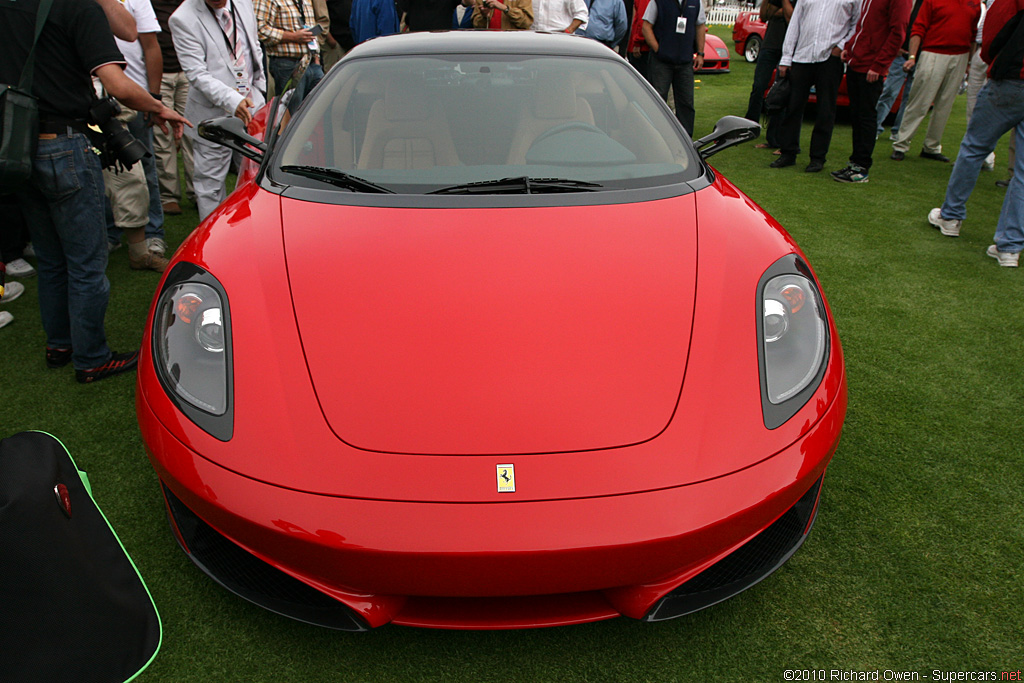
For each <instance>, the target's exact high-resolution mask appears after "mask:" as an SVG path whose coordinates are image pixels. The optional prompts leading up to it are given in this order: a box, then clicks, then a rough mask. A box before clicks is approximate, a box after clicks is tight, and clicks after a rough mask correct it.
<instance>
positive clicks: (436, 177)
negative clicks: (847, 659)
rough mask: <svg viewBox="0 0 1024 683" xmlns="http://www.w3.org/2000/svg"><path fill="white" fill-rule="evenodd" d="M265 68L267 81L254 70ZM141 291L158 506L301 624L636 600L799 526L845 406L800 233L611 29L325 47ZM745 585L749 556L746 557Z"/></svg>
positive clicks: (738, 131) (584, 610) (571, 611)
mask: <svg viewBox="0 0 1024 683" xmlns="http://www.w3.org/2000/svg"><path fill="white" fill-rule="evenodd" d="M278 101H279V100H278ZM285 109H286V108H285V107H281V108H280V109H279V110H277V111H274V112H271V113H270V116H269V119H268V121H269V123H268V124H267V128H266V130H267V131H268V133H267V135H266V137H265V139H262V138H260V137H255V136H252V135H250V134H249V133H247V132H246V131H245V130H243V128H242V126H241V123H240V122H239V121H238V120H237V119H233V118H228V119H217V120H213V121H207V122H205V123H204V124H202V125H201V126H200V130H201V134H202V135H203V136H204V137H206V138H207V139H211V140H216V141H219V142H222V143H223V144H226V145H228V146H229V147H231V148H232V149H235V150H237V151H239V152H241V153H243V154H245V155H246V156H248V157H249V158H250V159H252V160H253V162H254V163H255V164H257V168H258V170H257V171H256V172H255V173H253V174H251V177H249V178H248V179H245V180H243V182H242V183H241V184H240V186H239V187H238V188H237V189H236V191H235V192H234V194H233V195H231V197H230V198H229V199H228V200H227V201H226V202H225V203H224V204H223V205H222V206H221V207H220V208H219V209H218V210H217V211H215V212H214V213H213V214H212V215H211V216H210V217H209V218H208V219H207V220H206V221H205V222H204V223H203V224H202V225H200V226H199V228H198V229H197V230H196V231H195V232H194V233H193V234H192V235H191V236H190V237H189V238H188V239H187V240H186V242H185V243H184V244H183V245H182V246H181V248H180V249H179V250H178V251H177V253H176V254H175V255H174V257H173V259H172V264H171V266H170V267H169V268H168V269H167V272H166V273H165V275H164V278H163V280H162V282H161V285H160V287H159V289H158V292H157V294H156V297H155V300H154V302H153V306H152V310H151V312H150V316H149V321H148V326H147V332H146V335H145V339H144V342H143V348H144V352H143V358H142V360H141V361H140V364H139V373H138V387H137V388H138V391H137V412H138V418H139V424H140V426H141V431H142V435H143V439H144V442H145V446H146V449H147V451H148V454H149V457H150V460H151V461H152V464H153V467H154V468H155V470H156V473H157V474H158V476H159V479H160V481H161V483H162V489H163V494H164V499H165V502H166V507H167V512H168V517H169V519H170V521H171V526H172V529H173V532H174V535H175V537H176V539H177V541H178V543H179V544H180V545H181V547H182V548H183V549H184V551H185V552H186V553H187V554H188V556H189V558H190V559H191V560H192V561H193V562H194V563H195V564H196V565H197V566H198V567H199V568H200V569H201V570H202V571H204V572H206V573H207V574H208V575H209V576H210V577H212V578H213V579H214V580H215V581H217V582H218V583H220V584H222V585H223V586H224V587H226V588H228V589H229V590H231V591H233V592H235V593H236V594H238V595H240V596H242V597H244V598H246V599H248V600H251V601H253V602H255V603H257V604H259V605H261V606H263V607H266V608H268V609H271V610H274V611H276V612H279V613H281V614H284V615H287V616H290V617H293V618H296V619H300V620H303V621H306V622H311V623H314V624H320V625H323V626H328V627H333V628H338V629H347V630H365V629H370V628H374V627H378V626H381V625H384V624H388V623H393V624H402V625H408V626H420V627H436V628H458V629H500V628H523V627H539V626H557V625H566V624H577V623H582V622H589V621H595V620H600V619H608V618H611V617H617V616H620V615H624V616H627V617H631V618H634V619H640V620H644V621H662V620H665V619H671V618H673V617H679V616H681V615H684V614H687V613H690V612H693V611H695V610H699V609H703V608H705V607H708V606H710V605H713V604H715V603H717V602H719V601H721V600H724V599H726V598H728V597H730V596H732V595H735V594H737V593H739V592H740V591H743V590H745V589H747V588H749V587H750V586H752V585H753V584H755V583H757V582H758V581H760V580H761V579H763V578H765V577H766V576H768V575H769V574H771V573H772V572H773V571H775V570H776V569H777V568H779V566H780V565H782V564H783V563H784V562H785V561H786V560H787V559H788V558H789V557H790V556H791V555H792V554H793V553H794V552H795V551H796V550H797V548H799V547H800V545H801V544H802V543H803V541H804V539H805V538H806V537H807V534H808V532H809V530H810V528H811V524H812V522H813V520H814V518H815V514H816V511H817V508H818V501H819V496H820V493H821V488H822V481H823V480H824V475H825V470H826V467H827V466H828V463H829V461H830V459H831V458H832V455H833V453H834V452H835V449H836V446H837V444H838V442H839V436H840V431H841V428H842V424H843V418H844V415H845V412H846V378H845V372H844V366H843V357H842V352H841V349H840V344H839V338H838V336H837V335H836V329H835V325H834V324H833V322H832V318H831V316H830V313H829V310H828V306H827V304H826V302H825V299H824V296H823V295H822V292H821V288H820V285H819V283H818V281H817V279H816V278H815V275H814V273H813V271H812V269H811V267H810V265H809V264H808V261H807V259H806V258H805V257H804V255H803V254H802V253H801V252H800V249H799V248H798V247H797V245H796V244H795V243H794V242H793V240H792V239H791V238H790V236H789V235H788V234H787V233H786V232H785V230H783V229H782V227H780V226H779V224H778V223H777V222H776V221H775V220H773V219H772V218H771V217H770V216H769V215H768V214H767V213H765V212H764V210H762V209H761V208H760V207H758V206H757V205H756V204H755V203H754V202H753V201H751V200H750V199H749V198H747V197H746V196H745V195H744V194H743V193H742V192H740V191H739V190H738V189H737V188H736V187H735V186H734V185H732V184H731V183H730V182H729V181H728V180H726V179H725V178H724V177H722V176H721V175H720V174H719V173H717V172H716V171H715V170H714V169H713V168H712V167H711V166H709V165H708V164H707V163H706V161H705V160H706V158H707V157H709V156H710V155H711V154H714V153H715V152H717V151H719V150H721V149H724V148H726V147H729V146H731V145H734V144H737V143H740V142H744V141H746V140H749V139H752V138H753V137H755V136H756V133H757V126H756V124H752V123H751V122H749V121H745V120H743V119H739V118H737V117H725V118H724V119H722V120H721V121H719V122H718V125H717V126H716V128H715V130H714V132H712V133H711V134H710V135H708V136H706V137H705V138H702V139H700V140H697V141H696V142H695V143H694V142H691V141H690V139H689V137H688V136H687V135H686V134H685V132H684V131H683V129H682V128H681V127H680V126H679V124H678V122H677V121H676V119H675V117H674V116H673V115H672V113H671V112H670V111H669V109H668V108H667V107H666V105H665V103H664V102H663V101H661V100H660V99H659V98H658V96H657V94H656V93H655V92H654V90H653V89H651V87H650V86H649V85H648V84H647V83H646V82H645V81H644V80H643V79H642V78H641V77H640V76H639V75H638V74H637V73H636V72H635V71H634V70H633V69H632V68H630V67H629V66H628V65H627V63H626V62H625V61H624V60H622V59H621V58H619V57H618V56H617V55H615V54H614V53H612V52H611V51H610V50H608V49H606V48H605V47H603V46H602V45H600V44H598V43H596V42H593V41H590V40H587V39H584V38H579V37H574V36H563V35H542V34H534V33H530V32H524V33H515V32H508V33H499V34H494V33H489V34H487V35H482V34H477V33H472V32H464V33H463V32H456V33H449V34H443V33H419V34H407V35H400V36H393V37H387V38H379V39H374V40H372V41H369V42H368V43H365V44H363V45H360V46H359V47H357V48H355V49H353V50H352V51H351V52H349V53H348V55H347V56H346V57H345V58H344V60H343V61H342V62H341V63H340V64H339V66H337V67H336V68H335V69H333V70H332V71H331V72H330V73H329V74H328V75H327V77H326V78H325V79H324V80H323V81H322V82H321V84H320V85H319V86H318V87H317V88H316V90H315V91H313V92H312V93H311V94H310V95H308V96H307V98H306V100H305V101H304V102H303V103H302V105H301V107H299V108H298V110H297V111H296V113H295V114H294V116H289V115H287V114H285V113H284V110H285ZM766 590H771V588H770V587H768V588H766Z"/></svg>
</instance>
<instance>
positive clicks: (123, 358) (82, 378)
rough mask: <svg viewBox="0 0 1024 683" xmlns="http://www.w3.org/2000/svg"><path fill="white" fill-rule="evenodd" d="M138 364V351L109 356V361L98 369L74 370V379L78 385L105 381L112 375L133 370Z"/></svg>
mask: <svg viewBox="0 0 1024 683" xmlns="http://www.w3.org/2000/svg"><path fill="white" fill-rule="evenodd" d="M138 364H139V352H138V350H135V351H129V352H128V353H115V354H113V355H112V356H110V360H108V361H107V362H106V363H104V364H103V365H101V366H99V367H98V368H90V369H89V370H78V369H75V379H77V380H78V381H79V383H80V384H91V383H92V382H98V381H99V380H101V379H106V378H107V377H111V376H113V375H119V374H121V373H122V372H128V371H129V370H134V369H135V366H137V365H138Z"/></svg>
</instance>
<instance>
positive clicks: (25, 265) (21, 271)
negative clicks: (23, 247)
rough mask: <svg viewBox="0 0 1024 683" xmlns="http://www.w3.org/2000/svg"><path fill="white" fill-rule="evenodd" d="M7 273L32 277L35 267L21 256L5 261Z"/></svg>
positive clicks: (12, 275) (13, 275) (14, 275)
mask: <svg viewBox="0 0 1024 683" xmlns="http://www.w3.org/2000/svg"><path fill="white" fill-rule="evenodd" d="M7 274H8V275H10V276H11V277H32V276H33V275H35V274H36V269H35V268H33V267H32V265H31V264H30V263H29V262H28V261H26V260H25V259H23V258H16V259H14V260H13V261H9V262H8V263H7Z"/></svg>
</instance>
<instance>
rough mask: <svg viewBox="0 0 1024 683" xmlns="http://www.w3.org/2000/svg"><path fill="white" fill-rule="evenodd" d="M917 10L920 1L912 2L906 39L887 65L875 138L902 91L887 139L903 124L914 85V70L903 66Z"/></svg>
mask: <svg viewBox="0 0 1024 683" xmlns="http://www.w3.org/2000/svg"><path fill="white" fill-rule="evenodd" d="M919 9H921V0H914V6H913V8H912V9H911V10H910V19H909V20H907V29H906V31H905V33H906V37H905V38H904V39H903V47H901V48H900V51H899V52H897V53H896V57H895V59H893V60H892V64H890V65H889V73H888V74H886V76H885V84H884V85H883V86H882V94H881V95H879V96H878V105H877V106H876V108H875V114H876V116H877V117H878V129H877V132H876V134H875V137H878V136H879V135H881V134H882V132H883V131H884V130H885V120H886V119H887V118H888V117H889V113H890V112H891V111H892V105H893V103H894V102H895V101H896V98H897V97H899V94H900V91H901V90H902V91H903V99H901V100H900V106H899V108H898V109H897V110H896V118H895V119H894V120H893V123H892V129H891V131H890V135H889V139H890V140H895V139H896V136H897V135H899V132H900V124H901V123H902V122H903V112H904V111H906V109H907V95H909V94H910V88H911V86H912V85H913V84H914V70H913V69H910V70H904V69H903V65H904V64H906V62H907V57H908V56H909V55H910V29H911V28H912V27H913V26H914V21H915V20H916V19H917V12H918V10H919Z"/></svg>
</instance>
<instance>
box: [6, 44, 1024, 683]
mask: <svg viewBox="0 0 1024 683" xmlns="http://www.w3.org/2000/svg"><path fill="white" fill-rule="evenodd" d="M714 31H715V32H716V33H717V34H718V35H720V36H722V37H723V38H725V39H726V42H727V44H728V45H729V46H730V48H731V47H732V43H731V39H730V33H729V29H728V28H724V27H717V28H715V29H714ZM752 76H753V66H752V65H748V64H746V63H744V62H743V61H742V58H734V61H733V63H732V72H731V73H730V74H727V75H708V76H703V77H701V78H700V83H699V84H698V88H699V89H698V90H697V92H696V106H697V125H696V136H698V137H699V136H701V135H704V134H706V133H708V132H710V130H711V128H712V127H713V125H714V122H715V121H716V120H717V119H718V118H719V117H720V116H723V115H725V114H737V115H742V114H743V112H744V111H745V109H746V100H747V95H748V92H749V88H750V82H751V78H752ZM964 128H965V124H964V98H963V97H961V98H959V99H958V101H957V105H956V108H955V109H954V112H953V115H952V117H951V120H950V123H949V125H948V127H947V129H946V134H945V137H944V151H945V152H946V154H948V155H949V156H950V157H953V156H955V154H956V150H957V147H958V145H959V142H960V138H961V137H962V135H963V131H964ZM809 136H810V126H809V125H805V127H804V134H803V143H804V147H805V149H806V146H807V144H808V140H809ZM922 138H923V131H919V132H918V134H917V136H916V139H915V141H914V145H913V146H912V147H911V152H910V153H909V154H908V155H907V160H906V161H904V162H902V163H896V162H892V161H889V159H888V155H889V152H890V151H891V148H890V145H889V143H888V141H887V140H885V139H884V138H883V139H882V140H880V141H879V144H878V147H877V149H876V152H875V167H874V168H872V169H871V182H870V183H868V184H866V185H843V184H840V183H836V182H833V181H832V180H831V178H830V177H829V176H828V173H827V171H829V170H834V169H837V168H840V167H842V166H843V165H845V163H846V160H847V157H848V155H849V152H850V146H851V144H850V128H849V125H848V123H846V122H845V121H842V120H841V121H840V123H839V124H838V125H837V126H836V130H835V134H834V136H833V140H832V147H831V151H830V153H829V160H828V164H827V165H826V172H825V173H819V174H807V173H804V172H803V167H804V165H806V153H805V154H804V156H803V157H801V159H800V161H801V162H803V163H798V165H797V166H795V167H791V168H786V169H781V170H773V169H769V168H768V164H769V163H770V162H771V160H772V159H773V158H774V157H773V156H772V155H771V153H770V151H769V150H757V149H754V146H753V144H746V145H742V146H739V147H736V148H733V149H729V150H726V151H725V152H722V153H721V154H719V155H717V156H715V157H714V158H713V159H712V162H713V163H714V165H715V166H716V168H717V169H718V170H719V171H721V172H722V173H724V174H726V175H727V176H728V177H729V178H730V179H731V180H732V181H733V182H734V183H736V184H737V185H738V186H739V187H740V188H741V189H742V190H743V191H744V192H746V193H747V194H748V195H749V196H750V197H751V198H753V199H754V200H755V201H756V202H758V203H759V204H760V205H762V206H763V207H764V208H765V209H767V210H768V211H769V212H770V213H772V215H774V216H775V217H776V218H777V219H778V220H779V222H780V223H782V224H783V225H784V226H786V228H787V229H788V230H789V231H790V232H791V233H792V234H793V236H794V237H795V238H796V239H797V241H798V242H799V243H800V244H801V245H802V247H803V249H804V251H805V252H806V254H807V256H808V258H809V259H810V261H811V264H812V265H813V267H814V268H815V270H816V272H817V273H818V276H819V278H820V280H821V282H822V285H823V287H824V291H825V294H826V296H827V297H828V299H829V302H830V305H831V307H832V311H833V314H834V315H835V318H836V321H837V324H838V327H839V332H840V336H841V339H842V343H843V348H844V351H845V354H846V362H847V372H848V375H849V390H850V394H849V397H850V403H849V413H848V416H847V420H846V425H845V430H844V435H843V441H842V443H841V445H840V447H839V450H838V452H837V453H836V456H835V459H834V461H833V463H832V465H831V467H830V469H829V474H828V477H827V478H826V480H825V487H824V492H823V496H822V502H821V508H820V514H819V516H818V521H817V523H816V526H815V528H814V531H813V532H812V533H811V536H810V538H809V540H808V542H807V543H806V544H805V545H804V547H803V549H802V550H800V551H799V552H798V553H797V554H796V555H795V556H794V558H793V559H792V560H791V561H790V562H789V563H788V564H786V565H785V566H784V567H783V568H782V569H780V570H779V571H778V572H777V573H776V574H774V575H773V576H771V577H770V578H769V579H767V580H766V581H764V582H763V583H761V584H759V585H757V586H755V587H754V588H753V589H751V590H749V591H747V592H746V593H744V594H742V595H740V596H738V597H736V598H734V599H732V600H729V601H727V602H725V603H723V604H720V605H717V606H715V607H713V608H711V609H708V610H705V611H703V612H700V613H697V614H694V615H690V616H688V617H684V618H682V619H678V620H676V621H672V622H666V623H661V624H656V625H644V624H640V623H638V622H635V621H630V620H627V619H617V620H612V621H608V622H602V623H598V624H591V625H586V626H578V627H572V628H556V629H543V630H535V631H518V632H516V631H513V632H478V633H472V632H469V633H464V632H448V631H427V630H417V629H409V628H401V627H393V626H392V627H385V628H382V629H380V630H378V631H376V632H372V633H369V634H361V635H353V634H346V633H338V632H334V631H328V630H324V629H319V628H315V627H311V626H306V625H303V624H299V623H297V622H293V621H291V620H289V619H285V618H282V617H278V616H275V615H273V614H271V613H269V612H266V611H264V610H262V609H259V608H257V607H254V606H252V605H250V604H248V603H246V602H245V601H243V600H241V599H239V598H236V597H234V596H233V595H230V594H229V593H227V592H226V591H224V590H222V589H221V588H219V587H218V586H216V585H215V584H214V583H213V582H212V581H210V580H209V579H208V578H206V577H205V576H204V575H203V574H201V573H200V572H199V571H198V570H197V569H195V568H194V567H193V566H192V565H191V563H190V562H189V561H188V560H187V559H186V557H185V556H184V554H182V553H181V551H180V550H179V549H178V547H177V546H176V544H175V542H174V540H173V539H172V537H171V534H170V532H169V530H168V527H167V524H166V521H165V519H164V512H163V505H162V502H161V498H160V492H159V488H158V484H157V479H156V476H155V474H154V473H153V471H152V469H151V468H150V466H149V463H148V461H147V459H146V457H145V454H144V452H143V446H142V442H141V439H140V436H139V430H138V427H137V425H136V421H135V412H134V390H135V385H134V377H133V376H124V377H117V378H112V379H109V380H106V381H103V382H100V383H99V384H96V385H91V386H82V385H78V384H76V383H75V381H74V377H73V373H72V372H71V370H70V368H68V369H65V370H62V371H53V370H47V369H46V367H45V365H44V363H43V346H44V342H45V338H44V336H43V332H42V328H41V326H40V322H39V313H38V308H37V297H36V289H35V285H34V283H33V282H32V281H31V280H28V281H26V284H27V285H28V289H27V291H26V293H25V294H24V295H23V296H22V297H21V298H20V299H19V300H18V301H16V302H14V303H12V304H10V305H7V306H5V309H6V310H10V311H11V312H12V313H13V314H14V315H15V318H16V320H15V322H14V323H13V324H12V325H10V326H8V327H7V328H5V329H3V330H2V331H0V341H2V342H3V346H2V348H3V355H2V360H0V388H2V390H3V391H2V393H3V403H2V408H0V436H6V435H9V434H12V433H14V432H17V431H21V430H25V429H41V430H45V431H49V432H51V433H53V434H55V435H56V436H58V437H59V438H60V439H62V440H63V441H64V443H65V444H66V445H67V447H68V448H69V450H70V451H71V453H72V455H73V456H74V457H75V459H76V461H77V463H78V464H79V466H80V467H82V468H83V469H85V470H87V471H88V472H89V474H90V478H91V480H92V485H93V490H94V493H95V496H96V499H97V501H98V502H99V504H100V505H101V506H102V507H103V509H104V512H105V513H106V515H107V516H108V518H109V519H110V521H111V523H112V524H113V525H114V527H115V528H116V529H117V531H118V533H119V535H120V536H121V539H122V541H123V542H124V545H125V546H126V548H127V549H128V551H129V552H130V553H131V555H132V557H133V558H134V560H135V561H136V563H137V565H138V567H139V569H140V571H141V572H142V574H143V576H144V577H145V579H146V581H147V582H148V584H149V587H150V590H151V591H152V593H153V596H154V598H155V600H156V603H157V605H158V607H159V609H160V612H161V615H162V618H163V623H164V642H163V649H162V651H161V653H160V655H159V656H158V657H157V659H156V661H155V662H154V664H153V665H152V666H151V667H150V669H149V670H148V671H147V672H146V673H145V674H144V675H143V676H142V677H141V678H140V679H139V680H140V681H143V682H145V683H150V682H155V681H267V682H271V681H273V682H278V681H297V682H298V681H369V682H378V681H395V682H399V681H401V682H405V681H579V682H594V681H704V680H715V681H718V680H728V681H732V680H736V681H761V680H764V681H781V680H785V679H784V678H783V672H784V671H785V670H787V669H825V670H827V671H826V674H827V675H830V674H829V671H828V670H832V669H844V670H851V669H852V670H871V671H873V670H879V671H883V672H884V671H885V670H887V669H888V670H909V671H915V672H920V673H921V674H922V679H923V680H929V678H928V677H929V676H931V675H932V673H933V670H940V671H943V672H948V671H994V672H996V675H997V676H998V675H999V672H1002V671H1014V672H1015V671H1017V670H1018V669H1020V668H1021V666H1022V665H1024V579H1022V578H1021V576H1020V574H1021V569H1022V565H1024V531H1022V529H1024V447H1022V446H1021V435H1020V429H1021V410H1022V408H1024V371H1022V369H1021V366H1022V363H1021V361H1022V359H1024V322H1022V319H1024V317H1022V293H1024V269H1006V268H999V267H998V266H997V265H996V263H995V261H994V260H992V259H990V258H988V257H987V256H985V253H984V250H985V247H986V246H987V245H988V244H990V243H991V239H992V233H993V231H994V227H995V222H996V219H997V217H998V214H999V207H1000V204H1001V202H1002V199H1003V191H1002V190H1000V189H999V188H997V187H996V186H995V185H994V181H995V180H996V179H999V178H1004V177H1006V170H1005V169H1006V158H1007V153H1006V140H1005V139H1004V140H1003V141H1002V143H1001V144H1000V146H999V148H998V150H997V155H998V160H997V170H996V172H995V173H983V174H982V175H981V177H980V179H979V181H978V186H977V188H976V189H975V192H974V195H973V196H972V197H971V200H970V202H969V203H968V212H969V215H968V220H967V221H966V222H965V224H964V228H963V232H962V237H960V238H959V239H951V238H947V237H943V236H941V235H940V234H939V232H938V231H937V230H935V229H933V228H931V227H930V226H929V225H928V223H927V220H926V215H927V213H928V211H929V209H931V208H932V207H934V206H938V205H939V204H940V203H941V201H942V197H943V193H944V191H945V186H946V181H947V179H948V177H949V172H950V168H951V166H950V165H948V164H940V163H936V162H933V161H926V160H922V159H920V158H918V157H917V153H918V151H919V150H920V144H921V139H922ZM196 222H197V216H196V213H195V209H194V207H192V206H191V205H189V206H188V207H186V213H185V215H183V216H180V217H174V218H169V219H168V241H169V242H170V243H171V245H172V248H173V247H176V246H177V245H178V244H179V243H180V242H181V241H182V240H183V239H184V238H185V237H186V235H187V234H188V232H189V231H190V230H191V229H192V228H193V227H194V226H195V224H196ZM108 275H109V278H110V281H111V301H110V307H109V309H108V313H107V330H108V336H109V339H110V343H111V345H112V346H113V347H114V348H115V349H117V350H126V349H130V348H135V347H136V346H138V344H139V341H140V339H141V337H142V327H143V324H144V320H145V316H146V312H147V310H148V306H149V303H150V300H151V298H152V296H153V292H154V289H155V287H156V285H157V282H158V280H159V276H158V275H157V274H155V273H138V272H133V271H131V270H129V268H128V262H127V254H126V253H125V250H124V249H121V250H119V251H118V252H115V253H114V254H113V255H112V256H111V262H110V266H109V271H108ZM0 608H2V607H0ZM883 675H884V674H883ZM2 677H3V675H2V673H0V678H2ZM946 680H948V679H946Z"/></svg>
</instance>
